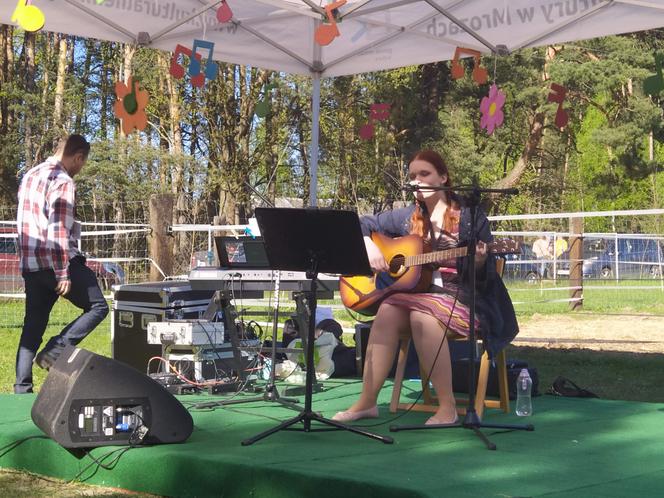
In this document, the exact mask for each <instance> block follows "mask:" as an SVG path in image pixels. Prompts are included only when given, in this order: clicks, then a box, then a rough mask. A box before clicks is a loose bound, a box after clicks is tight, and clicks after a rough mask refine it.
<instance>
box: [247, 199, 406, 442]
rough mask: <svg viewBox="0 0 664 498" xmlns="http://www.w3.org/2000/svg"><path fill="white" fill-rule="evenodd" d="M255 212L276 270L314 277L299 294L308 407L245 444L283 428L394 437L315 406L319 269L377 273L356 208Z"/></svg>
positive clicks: (305, 406) (306, 402)
mask: <svg viewBox="0 0 664 498" xmlns="http://www.w3.org/2000/svg"><path fill="white" fill-rule="evenodd" d="M255 214H256V219H257V221H258V226H259V227H260V231H261V235H262V236H263V239H264V241H265V250H266V253H267V258H268V261H269V262H270V267H271V268H272V269H273V270H290V271H304V272H306V275H307V278H308V279H310V286H309V289H305V290H304V291H303V292H302V293H301V296H300V298H303V300H304V301H305V304H306V307H307V308H308V318H309V326H308V330H307V337H306V340H305V341H304V347H305V350H306V368H307V375H306V383H305V395H304V410H302V412H300V414H299V415H297V416H296V417H293V418H290V419H288V420H285V421H284V422H282V423H281V424H279V425H277V426H276V427H273V428H272V429H269V430H267V431H265V432H262V433H260V434H258V435H256V436H254V437H252V438H249V439H245V440H244V441H242V445H243V446H247V445H250V444H253V443H255V442H256V441H259V440H260V439H263V438H265V437H267V436H269V435H271V434H274V433H275V432H277V431H280V430H282V429H285V430H302V431H304V432H312V431H323V430H338V429H344V430H347V431H350V432H354V433H355V434H360V435H362V436H366V437H370V438H372V439H376V440H378V441H382V442H383V443H388V444H389V443H393V442H394V440H393V439H392V438H391V437H388V436H381V435H379V434H374V433H372V432H369V431H366V430H363V429H361V428H358V427H352V426H349V425H346V424H343V423H341V422H337V421H336V420H330V419H327V418H324V417H322V416H321V415H319V414H317V413H314V412H313V411H312V409H311V407H312V406H311V405H312V400H311V398H312V394H313V383H314V375H315V366H314V330H315V327H316V297H317V296H316V293H317V278H318V272H325V273H338V274H342V275H372V274H373V273H372V271H371V267H370V266H369V259H368V258H367V253H366V249H365V246H364V241H363V238H362V231H361V229H360V223H359V219H358V217H357V214H356V213H354V212H352V211H339V210H329V209H320V210H319V209H315V208H310V209H291V208H256V212H255ZM342 236H343V237H342ZM312 421H313V422H320V423H322V424H325V425H329V426H332V427H333V428H334V429H329V428H319V429H312V428H311V422H312ZM298 422H302V423H303V424H304V427H303V428H291V426H292V425H295V424H297V423H298Z"/></svg>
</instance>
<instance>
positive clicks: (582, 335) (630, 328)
mask: <svg viewBox="0 0 664 498" xmlns="http://www.w3.org/2000/svg"><path fill="white" fill-rule="evenodd" d="M520 329H521V331H520V333H519V335H518V336H517V337H516V339H515V340H514V342H513V344H514V345H515V346H534V347H547V348H585V349H592V350H597V351H623V352H625V351H627V352H633V353H664V316H647V315H636V314H635V315H598V314H593V315H586V314H578V315H573V314H565V315H538V314H535V315H533V316H532V318H528V319H523V320H521V321H520Z"/></svg>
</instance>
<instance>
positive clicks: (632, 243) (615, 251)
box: [583, 238, 664, 279]
mask: <svg viewBox="0 0 664 498" xmlns="http://www.w3.org/2000/svg"><path fill="white" fill-rule="evenodd" d="M663 269H664V248H663V247H662V243H661V242H660V241H658V240H655V239H636V238H625V239H609V240H606V241H605V248H604V250H603V251H602V252H601V253H599V254H597V255H594V256H591V257H587V255H586V254H584V261H583V276H584V278H604V279H608V278H620V279H622V278H634V279H644V278H659V277H661V275H662V270H663Z"/></svg>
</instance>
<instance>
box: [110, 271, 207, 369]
mask: <svg viewBox="0 0 664 498" xmlns="http://www.w3.org/2000/svg"><path fill="white" fill-rule="evenodd" d="M213 294H214V291H212V290H192V288H191V285H189V282H186V281H165V282H145V283H140V284H125V285H117V286H114V287H113V306H112V310H113V311H112V321H111V356H112V358H113V359H115V360H118V361H122V362H124V363H126V364H128V365H130V366H132V367H134V368H136V369H137V370H140V371H141V372H146V370H147V366H148V361H149V360H150V358H152V357H154V356H161V352H162V350H161V345H158V344H148V337H147V329H148V323H150V322H163V321H165V320H176V319H177V320H182V319H196V318H200V317H201V316H202V315H203V313H204V312H205V310H206V309H207V306H208V304H209V303H210V299H211V298H212V295H213ZM155 370H156V367H155V368H153V369H152V371H155Z"/></svg>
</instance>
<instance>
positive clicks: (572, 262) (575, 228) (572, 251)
mask: <svg viewBox="0 0 664 498" xmlns="http://www.w3.org/2000/svg"><path fill="white" fill-rule="evenodd" d="M569 232H570V234H572V235H571V236H570V240H569V286H570V287H578V289H570V291H569V295H570V298H571V299H578V301H577V300H575V301H570V303H569V308H570V310H572V311H579V310H581V309H583V218H570V219H569Z"/></svg>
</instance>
